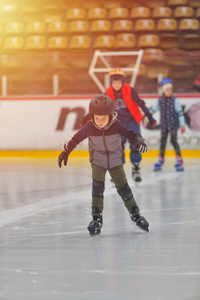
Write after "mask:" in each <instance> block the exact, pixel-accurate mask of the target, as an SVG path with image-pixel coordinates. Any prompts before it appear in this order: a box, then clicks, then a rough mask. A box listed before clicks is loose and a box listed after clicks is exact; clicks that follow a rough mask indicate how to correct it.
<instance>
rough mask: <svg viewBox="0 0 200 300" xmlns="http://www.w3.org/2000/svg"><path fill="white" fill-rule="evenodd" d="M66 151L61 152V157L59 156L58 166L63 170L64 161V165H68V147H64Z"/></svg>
mask: <svg viewBox="0 0 200 300" xmlns="http://www.w3.org/2000/svg"><path fill="white" fill-rule="evenodd" d="M64 148H65V151H63V152H61V153H60V155H59V156H58V166H59V167H60V168H61V167H62V161H64V165H65V166H66V165H67V161H68V156H69V152H68V151H67V148H66V145H65V146H64Z"/></svg>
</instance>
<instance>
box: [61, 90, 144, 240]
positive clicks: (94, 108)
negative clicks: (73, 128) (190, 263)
mask: <svg viewBox="0 0 200 300" xmlns="http://www.w3.org/2000/svg"><path fill="white" fill-rule="evenodd" d="M89 112H90V114H91V115H92V116H93V119H92V120H90V121H88V122H87V123H86V125H85V126H84V127H83V128H81V129H80V130H79V131H78V132H77V133H76V134H75V135H74V137H73V138H72V139H71V140H70V141H69V143H68V144H67V145H65V146H64V151H63V152H62V153H61V154H60V155H59V157H58V165H59V167H61V166H62V162H63V161H64V165H65V166H66V165H67V160H68V155H69V154H70V152H71V151H72V150H73V149H74V148H75V147H76V146H77V145H78V144H79V143H80V142H81V141H83V140H84V139H86V138H89V153H90V163H91V166H92V179H93V182H92V217H93V220H92V221H91V222H90V224H89V225H88V231H89V233H90V234H91V235H96V234H99V233H100V232H101V228H102V225H103V216H102V211H103V200H104V196H103V194H104V187H105V175H106V172H107V171H109V173H110V175H111V177H112V179H113V182H114V184H115V186H116V189H117V192H118V193H119V195H120V196H121V197H122V200H123V202H124V205H125V206H126V208H127V210H128V211H129V213H130V217H131V219H132V221H134V222H135V223H136V225H137V226H138V227H140V228H141V229H143V230H145V231H148V230H149V229H148V227H149V223H148V222H147V221H146V219H145V218H144V217H142V216H141V215H140V211H139V208H138V206H137V203H136V202H135V199H134V197H133V194H132V191H131V189H130V187H129V185H128V183H127V179H126V175H125V172H124V168H123V158H122V148H121V138H120V136H124V137H125V138H128V139H129V140H130V141H131V142H132V143H133V145H134V147H135V149H137V150H138V151H139V152H146V151H147V146H146V144H145V143H144V140H143V138H142V137H141V135H139V134H137V133H136V132H134V131H132V130H128V129H127V128H126V127H124V126H123V125H122V124H121V122H120V121H119V120H118V119H117V110H116V108H115V105H114V103H113V100H112V99H111V98H110V97H108V96H106V95H98V96H96V97H94V98H93V99H92V100H91V102H90V105H89Z"/></svg>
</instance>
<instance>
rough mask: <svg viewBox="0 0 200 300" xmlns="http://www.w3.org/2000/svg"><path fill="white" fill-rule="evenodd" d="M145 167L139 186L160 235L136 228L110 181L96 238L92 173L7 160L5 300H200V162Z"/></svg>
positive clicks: (2, 196)
mask: <svg viewBox="0 0 200 300" xmlns="http://www.w3.org/2000/svg"><path fill="white" fill-rule="evenodd" d="M154 163H155V159H143V162H142V177H143V182H142V183H141V184H137V185H136V184H135V183H134V182H133V181H132V179H131V165H130V163H127V165H126V166H125V169H126V173H127V177H128V180H129V184H130V186H131V188H132V190H133V193H134V196H135V198H136V201H137V203H138V205H139V207H140V209H141V213H142V214H143V215H144V216H145V217H146V218H147V220H148V221H149V223H150V232H149V233H145V232H142V231H141V230H140V229H138V228H137V227H136V226H135V225H134V224H133V223H132V221H131V220H130V217H129V215H128V213H127V211H126V209H125V207H124V206H123V203H122V200H121V198H120V197H119V196H118V194H117V193H116V190H115V188H114V187H113V186H112V183H111V182H110V178H109V174H108V175H107V179H106V191H105V208H104V215H103V216H104V226H103V228H102V233H101V235H100V236H97V237H91V236H89V234H88V231H87V225H88V223H89V222H90V221H91V168H90V164H89V163H88V160H87V159H86V158H84V159H83V160H82V161H81V162H80V160H79V159H76V158H70V160H69V165H68V167H67V168H62V169H59V168H58V167H57V162H56V160H55V159H48V160H42V159H32V160H26V159H16V160H13V159H9V160H8V159H4V160H3V159H1V160H0V298H1V299H9V300H27V299H28V300H36V299H37V300H53V299H54V300H55V299H56V300H63V299H65V300H102V299H104V300H132V299H140V300H146V299H148V300H179V299H183V300H199V299H200V221H199V220H200V160H189V159H188V160H185V172H184V173H177V172H175V170H174V167H173V164H174V159H172V158H167V159H166V165H165V167H164V170H163V172H162V173H153V172H152V166H153V164H154Z"/></svg>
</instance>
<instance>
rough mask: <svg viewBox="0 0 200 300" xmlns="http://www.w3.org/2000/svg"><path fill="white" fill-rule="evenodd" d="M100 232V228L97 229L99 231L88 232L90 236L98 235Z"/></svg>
mask: <svg viewBox="0 0 200 300" xmlns="http://www.w3.org/2000/svg"><path fill="white" fill-rule="evenodd" d="M100 233H101V230H99V231H97V232H89V234H90V235H91V236H98V235H100Z"/></svg>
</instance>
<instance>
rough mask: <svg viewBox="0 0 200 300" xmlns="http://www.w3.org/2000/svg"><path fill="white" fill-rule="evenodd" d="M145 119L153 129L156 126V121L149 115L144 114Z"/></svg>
mask: <svg viewBox="0 0 200 300" xmlns="http://www.w3.org/2000/svg"><path fill="white" fill-rule="evenodd" d="M146 116H147V118H148V119H149V124H150V125H151V126H152V127H154V126H156V123H157V121H156V120H155V119H154V118H153V117H152V114H151V113H148V114H146Z"/></svg>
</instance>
